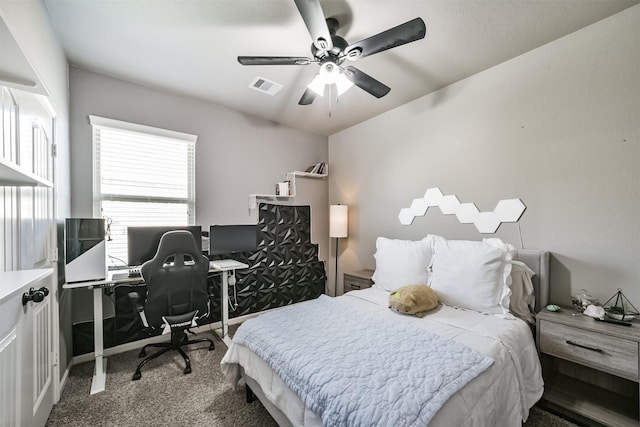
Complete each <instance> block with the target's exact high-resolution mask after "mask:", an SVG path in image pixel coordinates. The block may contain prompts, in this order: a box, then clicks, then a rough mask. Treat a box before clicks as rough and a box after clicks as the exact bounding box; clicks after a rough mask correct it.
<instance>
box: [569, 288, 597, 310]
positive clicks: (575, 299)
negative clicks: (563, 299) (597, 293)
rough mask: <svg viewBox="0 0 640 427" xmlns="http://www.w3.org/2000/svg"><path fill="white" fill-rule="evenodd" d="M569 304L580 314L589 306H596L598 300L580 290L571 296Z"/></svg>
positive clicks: (585, 291)
mask: <svg viewBox="0 0 640 427" xmlns="http://www.w3.org/2000/svg"><path fill="white" fill-rule="evenodd" d="M571 304H572V305H573V308H574V309H576V311H579V312H580V313H582V312H584V310H585V309H586V308H587V307H588V306H590V305H598V300H597V299H596V298H595V297H594V296H593V295H591V293H590V292H589V291H588V290H586V289H580V290H579V291H578V292H577V293H576V294H575V295H571Z"/></svg>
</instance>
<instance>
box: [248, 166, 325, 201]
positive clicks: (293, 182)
mask: <svg viewBox="0 0 640 427" xmlns="http://www.w3.org/2000/svg"><path fill="white" fill-rule="evenodd" d="M297 176H299V177H302V178H326V177H327V176H329V173H328V169H327V173H311V172H302V171H293V172H289V173H287V181H289V182H290V189H291V192H290V193H289V194H288V195H286V196H285V195H282V196H281V195H278V194H249V209H250V210H253V209H255V208H256V207H257V206H258V200H257V199H259V198H260V199H291V198H294V197H296V177H297Z"/></svg>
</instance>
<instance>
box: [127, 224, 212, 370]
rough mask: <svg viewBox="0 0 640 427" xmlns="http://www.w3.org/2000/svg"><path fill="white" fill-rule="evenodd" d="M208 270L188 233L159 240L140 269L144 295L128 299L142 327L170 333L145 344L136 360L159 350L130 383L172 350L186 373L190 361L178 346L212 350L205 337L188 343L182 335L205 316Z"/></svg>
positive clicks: (207, 306) (132, 294) (173, 232)
mask: <svg viewBox="0 0 640 427" xmlns="http://www.w3.org/2000/svg"><path fill="white" fill-rule="evenodd" d="M208 271H209V260H208V259H207V257H205V256H204V255H202V252H201V249H200V248H199V247H198V245H197V244H196V240H195V238H194V237H193V235H192V234H191V233H190V232H189V231H186V230H176V231H169V232H167V233H165V234H164V235H163V236H162V237H161V238H160V244H159V245H158V251H157V252H156V255H155V256H154V257H153V259H150V260H149V261H147V262H145V263H144V264H143V265H142V267H141V268H140V272H141V274H142V277H143V278H144V281H145V283H146V285H147V292H146V295H142V296H141V295H140V294H138V293H136V292H132V293H130V294H129V296H130V298H131V299H132V301H133V302H134V304H135V305H136V309H137V311H138V313H139V314H140V317H141V319H142V323H143V324H144V326H145V327H147V328H148V329H151V330H159V329H162V330H163V333H167V332H168V331H169V330H170V331H171V342H169V343H152V344H147V345H145V346H144V347H143V348H142V350H141V351H140V354H139V356H138V357H145V356H146V349H147V347H160V348H162V350H160V351H158V352H156V353H154V354H152V355H151V356H149V357H147V358H146V359H144V360H143V361H142V362H140V364H139V365H138V367H137V368H136V372H135V373H134V374H133V379H134V380H139V379H140V376H141V375H142V374H141V373H140V369H141V368H142V366H144V364H145V363H147V362H148V361H149V360H152V359H155V358H156V357H158V356H160V355H161V354H164V353H166V352H167V351H169V350H176V351H178V352H179V353H180V354H181V355H182V358H183V359H184V361H185V363H186V365H187V366H186V368H185V369H184V373H185V374H189V373H191V361H190V360H189V356H187V354H186V353H185V352H184V350H183V349H182V346H185V345H188V344H195V343H199V342H205V341H208V342H209V343H210V345H209V351H211V350H213V349H214V345H213V341H212V340H210V339H209V338H201V339H194V340H188V339H187V335H186V334H185V331H187V330H188V329H189V328H190V327H193V326H196V325H197V320H198V319H199V318H202V317H205V316H207V315H208V314H209V295H208V293H207V273H208ZM141 300H143V301H141ZM189 332H191V331H189Z"/></svg>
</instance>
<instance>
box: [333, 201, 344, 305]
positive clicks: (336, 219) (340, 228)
mask: <svg viewBox="0 0 640 427" xmlns="http://www.w3.org/2000/svg"><path fill="white" fill-rule="evenodd" d="M348 225H349V207H348V206H346V205H331V206H330V207H329V237H334V238H335V239H336V277H335V284H334V286H333V296H334V297H337V296H338V242H339V241H340V239H342V238H345V237H347V236H348V228H349V227H348Z"/></svg>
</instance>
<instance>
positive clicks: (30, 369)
mask: <svg viewBox="0 0 640 427" xmlns="http://www.w3.org/2000/svg"><path fill="white" fill-rule="evenodd" d="M49 288H50V287H49V286H47V289H49ZM36 289H40V285H38V286H37V287H36ZM51 301H52V298H51V297H49V296H46V297H45V298H44V300H43V301H42V302H39V303H34V302H28V303H27V305H26V306H25V308H26V310H25V311H26V312H25V313H24V319H23V325H22V326H23V336H22V338H23V343H22V344H23V347H22V348H23V351H24V353H23V354H24V356H25V357H24V359H23V361H24V363H23V366H22V382H23V386H24V387H25V390H24V392H23V393H22V397H23V399H24V400H23V402H22V411H23V415H24V419H28V420H30V422H29V423H23V424H22V425H30V426H34V427H35V426H44V425H45V423H46V422H47V418H48V417H49V413H51V408H53V403H54V402H53V357H52V355H53V352H52V342H51V307H52V304H51ZM21 303H22V301H21Z"/></svg>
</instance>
